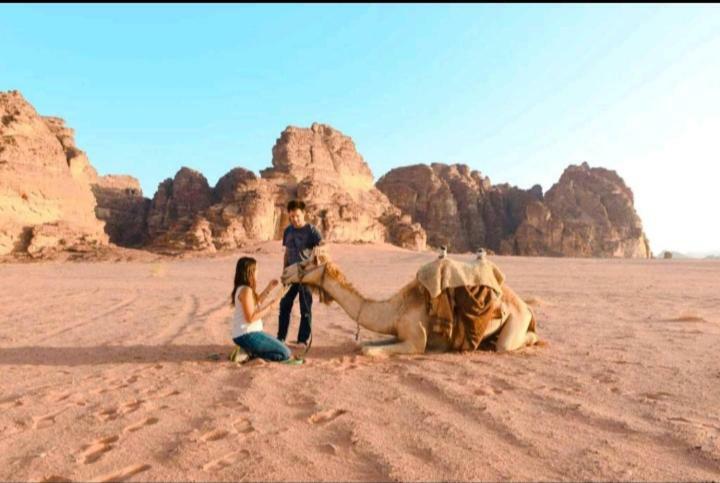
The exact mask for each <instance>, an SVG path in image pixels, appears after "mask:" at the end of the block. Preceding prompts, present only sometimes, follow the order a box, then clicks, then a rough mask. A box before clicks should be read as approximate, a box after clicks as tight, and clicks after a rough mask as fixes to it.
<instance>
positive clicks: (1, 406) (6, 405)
mask: <svg viewBox="0 0 720 483" xmlns="http://www.w3.org/2000/svg"><path fill="white" fill-rule="evenodd" d="M22 405H23V402H22V399H20V398H17V399H12V398H8V399H5V400H3V401H2V402H0V410H3V411H4V410H6V409H10V408H14V407H18V406H22Z"/></svg>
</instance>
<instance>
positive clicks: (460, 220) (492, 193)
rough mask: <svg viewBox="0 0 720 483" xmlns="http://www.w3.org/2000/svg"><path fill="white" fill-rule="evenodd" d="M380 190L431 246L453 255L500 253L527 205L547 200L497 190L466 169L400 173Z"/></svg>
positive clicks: (435, 167) (419, 168) (421, 168)
mask: <svg viewBox="0 0 720 483" xmlns="http://www.w3.org/2000/svg"><path fill="white" fill-rule="evenodd" d="M376 186H377V187H378V189H379V190H380V191H382V192H383V193H385V194H386V195H387V196H388V198H389V199H390V200H391V201H392V203H394V204H395V205H396V206H398V207H399V208H400V209H401V210H402V212H403V213H404V214H407V215H409V216H411V217H412V219H413V220H415V221H417V222H418V223H420V224H421V225H422V227H423V228H425V230H426V231H427V237H428V243H429V244H430V245H432V246H441V245H445V246H447V247H448V249H449V250H450V251H453V252H465V251H475V250H477V249H478V248H480V247H488V248H491V249H493V250H499V248H500V243H501V242H502V240H504V239H505V238H506V237H507V236H509V235H511V234H512V233H513V232H514V231H515V229H516V228H517V226H518V225H519V223H520V221H521V219H522V215H523V209H524V206H525V204H527V203H528V202H529V201H532V200H535V199H541V198H542V191H541V190H540V187H539V186H538V187H534V188H533V189H532V190H530V191H524V190H520V189H518V188H514V187H510V186H508V185H499V186H492V184H491V182H490V180H489V179H488V178H487V177H486V176H483V175H482V174H481V173H480V172H478V171H474V170H471V169H470V168H468V167H467V166H465V165H462V164H453V165H446V164H441V163H433V164H431V165H429V166H428V165H422V164H418V165H413V166H406V167H402V168H396V169H393V170H391V171H390V172H388V173H387V174H386V175H385V176H383V177H382V178H380V180H378V182H377V185H376Z"/></svg>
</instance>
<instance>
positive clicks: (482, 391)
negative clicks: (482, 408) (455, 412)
mask: <svg viewBox="0 0 720 483" xmlns="http://www.w3.org/2000/svg"><path fill="white" fill-rule="evenodd" d="M502 392H503V391H502V389H499V388H497V389H496V388H494V387H489V386H481V387H478V388H477V389H475V390H474V391H473V394H475V395H476V396H494V395H495V394H502Z"/></svg>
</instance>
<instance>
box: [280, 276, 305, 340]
mask: <svg viewBox="0 0 720 483" xmlns="http://www.w3.org/2000/svg"><path fill="white" fill-rule="evenodd" d="M298 294H300V328H299V329H298V338H297V340H298V341H299V342H307V341H308V339H309V338H310V331H311V326H310V323H311V322H312V292H311V291H310V287H308V286H307V285H300V284H299V283H294V284H292V285H290V288H289V289H288V291H287V293H286V294H285V296H284V297H283V298H282V300H280V318H279V320H278V339H280V340H285V339H286V338H287V333H288V328H289V327H290V312H292V306H293V303H294V302H295V297H297V295H298Z"/></svg>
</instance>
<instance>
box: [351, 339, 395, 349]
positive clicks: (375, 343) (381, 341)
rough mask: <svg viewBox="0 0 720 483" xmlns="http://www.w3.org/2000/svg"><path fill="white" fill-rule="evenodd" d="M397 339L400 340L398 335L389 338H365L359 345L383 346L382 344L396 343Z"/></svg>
mask: <svg viewBox="0 0 720 483" xmlns="http://www.w3.org/2000/svg"><path fill="white" fill-rule="evenodd" d="M397 341H398V339H397V337H391V338H389V339H379V340H364V341H362V342H358V345H359V346H360V347H375V346H381V345H389V344H395V343H397Z"/></svg>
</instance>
